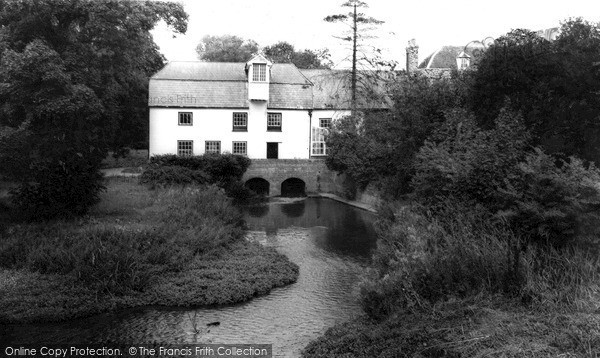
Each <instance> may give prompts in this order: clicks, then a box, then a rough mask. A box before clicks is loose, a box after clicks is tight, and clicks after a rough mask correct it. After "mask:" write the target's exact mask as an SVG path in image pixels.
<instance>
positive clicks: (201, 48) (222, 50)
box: [196, 35, 258, 62]
mask: <svg viewBox="0 0 600 358" xmlns="http://www.w3.org/2000/svg"><path fill="white" fill-rule="evenodd" d="M196 52H197V53H198V58H199V59H200V60H202V61H208V62H246V61H249V60H250V58H251V57H252V55H254V54H256V53H257V52H258V44H257V43H256V41H254V40H244V39H243V38H241V37H239V36H234V35H222V36H217V35H205V36H204V37H203V38H202V42H201V43H199V44H198V46H197V47H196Z"/></svg>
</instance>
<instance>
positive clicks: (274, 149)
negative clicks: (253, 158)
mask: <svg viewBox="0 0 600 358" xmlns="http://www.w3.org/2000/svg"><path fill="white" fill-rule="evenodd" d="M278 158H279V143H274V142H267V159H278Z"/></svg>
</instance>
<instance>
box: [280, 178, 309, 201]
mask: <svg viewBox="0 0 600 358" xmlns="http://www.w3.org/2000/svg"><path fill="white" fill-rule="evenodd" d="M281 196H286V197H299V196H306V182H305V181H304V180H302V179H300V178H287V179H286V180H284V181H283V182H281Z"/></svg>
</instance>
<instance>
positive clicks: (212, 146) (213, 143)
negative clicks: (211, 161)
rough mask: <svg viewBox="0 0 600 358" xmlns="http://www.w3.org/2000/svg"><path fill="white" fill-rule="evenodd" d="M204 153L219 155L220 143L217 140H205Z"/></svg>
mask: <svg viewBox="0 0 600 358" xmlns="http://www.w3.org/2000/svg"><path fill="white" fill-rule="evenodd" d="M204 153H207V154H220V153H221V142H220V141H218V140H207V141H206V145H205V146H204Z"/></svg>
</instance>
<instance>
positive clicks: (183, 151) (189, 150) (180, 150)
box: [177, 140, 194, 157]
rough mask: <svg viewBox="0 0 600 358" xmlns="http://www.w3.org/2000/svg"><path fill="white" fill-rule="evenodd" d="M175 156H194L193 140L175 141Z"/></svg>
mask: <svg viewBox="0 0 600 358" xmlns="http://www.w3.org/2000/svg"><path fill="white" fill-rule="evenodd" d="M177 155H179V156H182V157H189V156H192V155H194V141H193V140H178V141H177Z"/></svg>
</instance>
